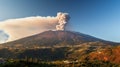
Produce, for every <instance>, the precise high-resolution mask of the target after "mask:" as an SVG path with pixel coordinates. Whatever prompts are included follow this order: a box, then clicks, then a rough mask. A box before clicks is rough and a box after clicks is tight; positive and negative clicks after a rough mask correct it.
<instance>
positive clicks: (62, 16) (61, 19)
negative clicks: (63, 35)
mask: <svg viewBox="0 0 120 67" xmlns="http://www.w3.org/2000/svg"><path fill="white" fill-rule="evenodd" d="M57 18H58V23H59V25H56V30H64V29H65V25H66V24H67V23H68V21H69V19H70V17H69V15H68V13H61V12H59V13H58V14H57Z"/></svg>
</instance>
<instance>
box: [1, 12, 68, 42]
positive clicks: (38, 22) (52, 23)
mask: <svg viewBox="0 0 120 67" xmlns="http://www.w3.org/2000/svg"><path fill="white" fill-rule="evenodd" d="M68 20H69V15H68V13H62V12H59V13H57V16H47V17H43V16H32V17H25V18H16V19H8V20H5V21H0V30H2V31H4V32H6V34H7V35H8V39H6V40H7V42H8V41H13V40H17V39H20V38H24V37H27V36H32V35H35V34H38V33H41V32H43V31H47V30H54V31H55V30H64V29H65V26H66V24H67V23H68ZM0 37H4V36H0Z"/></svg>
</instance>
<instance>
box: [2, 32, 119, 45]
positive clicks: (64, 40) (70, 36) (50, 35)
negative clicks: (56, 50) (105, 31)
mask: <svg viewBox="0 0 120 67" xmlns="http://www.w3.org/2000/svg"><path fill="white" fill-rule="evenodd" d="M90 42H101V43H103V44H108V45H114V44H117V43H114V42H110V41H106V40H102V39H99V38H96V37H93V36H90V35H86V34H83V33H79V32H73V31H45V32H42V33H40V34H36V35H33V36H29V37H25V38H22V39H19V40H16V41H12V42H7V43H4V44H2V45H3V46H11V47H13V46H16V45H19V46H24V47H30V46H31V47H33V46H67V45H69V46H74V45H80V44H83V43H90Z"/></svg>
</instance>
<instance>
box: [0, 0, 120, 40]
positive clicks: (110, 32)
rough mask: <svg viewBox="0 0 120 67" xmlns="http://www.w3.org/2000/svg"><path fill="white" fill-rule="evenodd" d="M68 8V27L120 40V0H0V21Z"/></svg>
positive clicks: (66, 9) (108, 38) (53, 14)
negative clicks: (69, 17)
mask: <svg viewBox="0 0 120 67" xmlns="http://www.w3.org/2000/svg"><path fill="white" fill-rule="evenodd" d="M57 12H67V13H69V14H70V16H71V19H70V22H69V28H70V29H71V30H73V31H77V32H81V33H85V34H89V35H92V36H95V37H98V38H101V39H105V40H110V41H115V42H120V0H0V21H3V20H7V19H14V18H22V17H29V16H55V15H56V13H57Z"/></svg>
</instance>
